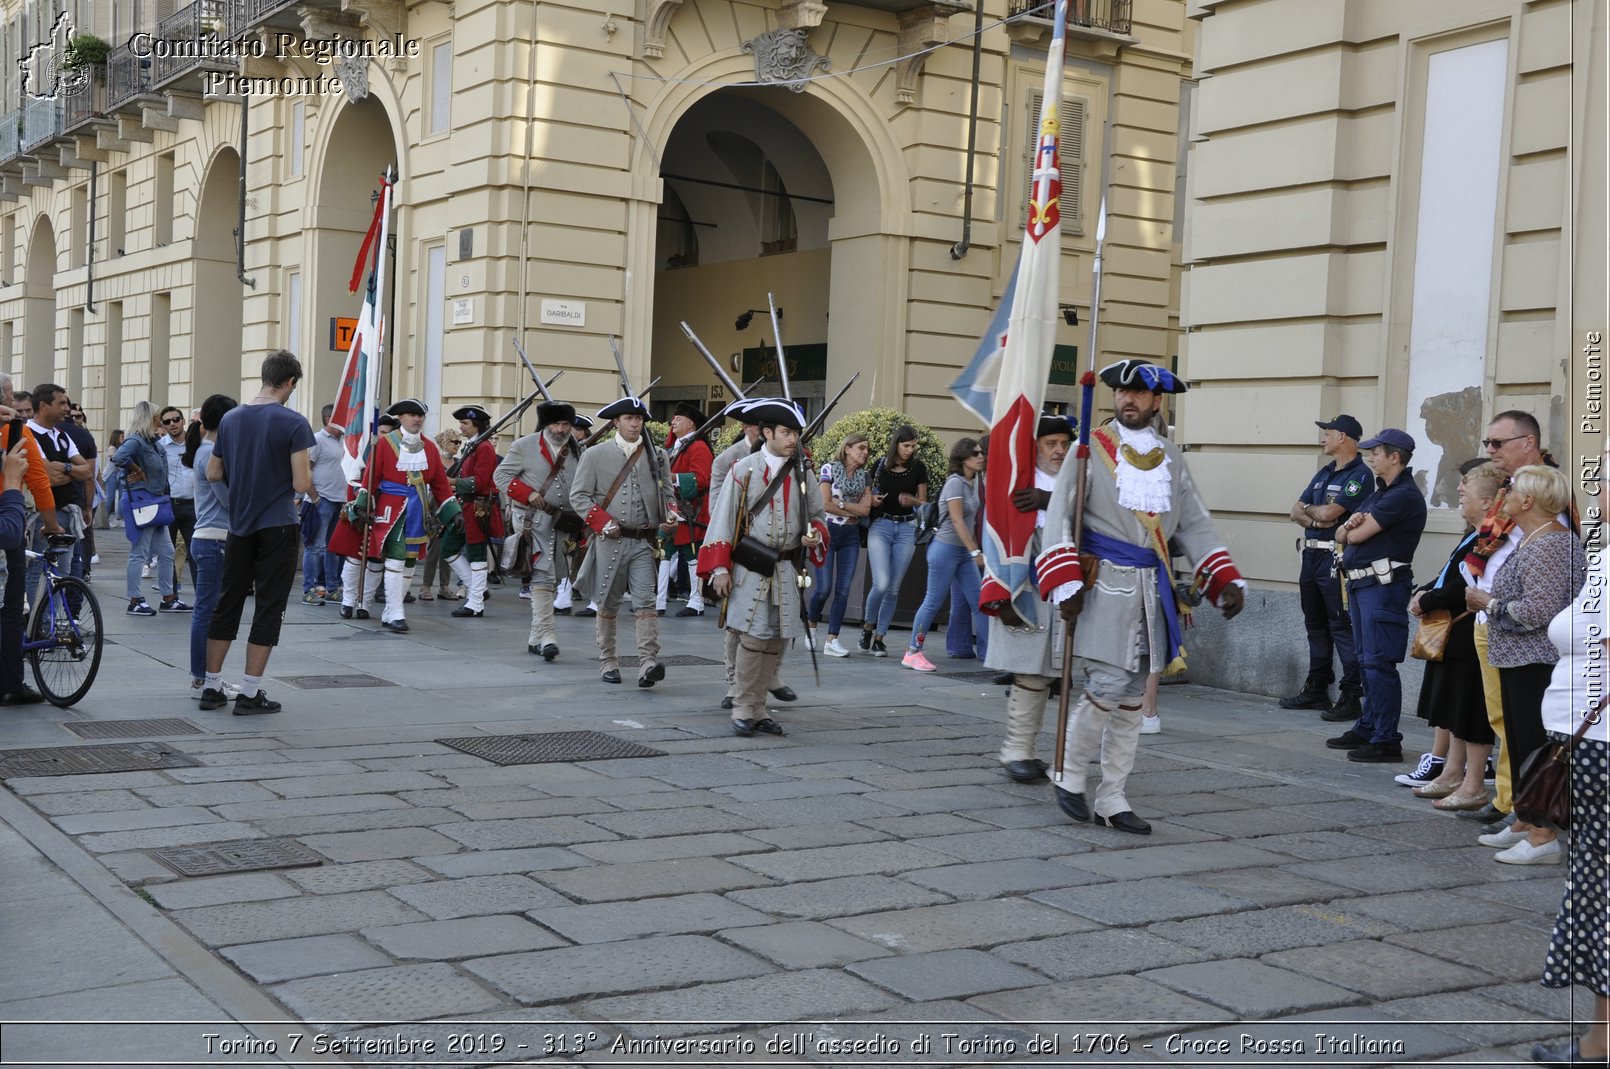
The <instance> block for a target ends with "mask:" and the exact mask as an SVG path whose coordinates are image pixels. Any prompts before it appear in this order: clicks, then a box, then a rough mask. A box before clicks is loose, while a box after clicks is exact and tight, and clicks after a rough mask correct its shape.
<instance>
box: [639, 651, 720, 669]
mask: <svg viewBox="0 0 1610 1069" xmlns="http://www.w3.org/2000/svg"><path fill="white" fill-rule="evenodd" d="M637 663H638V662H637V658H636V657H622V658H621V667H622V668H636V667H637ZM660 663H661V664H663V665H665V667H667V668H701V667H708V666H709V665H712V664H720V663H721V662H720V661H713V660H711V659H710V658H708V657H695V656H693V655H692V654H689V653H678V654H673V655H672V656H670V657H661V658H660Z"/></svg>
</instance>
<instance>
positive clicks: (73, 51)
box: [62, 33, 112, 74]
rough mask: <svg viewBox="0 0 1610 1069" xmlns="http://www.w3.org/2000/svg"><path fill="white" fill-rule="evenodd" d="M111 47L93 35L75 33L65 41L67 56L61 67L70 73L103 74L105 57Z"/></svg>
mask: <svg viewBox="0 0 1610 1069" xmlns="http://www.w3.org/2000/svg"><path fill="white" fill-rule="evenodd" d="M111 51H112V46H111V45H109V44H107V43H106V41H104V40H102V39H101V38H99V37H97V36H95V35H94V34H93V33H77V34H74V35H73V36H72V37H71V38H69V39H68V41H67V54H66V55H65V56H64V57H63V59H62V66H63V67H65V68H66V69H67V70H70V71H85V72H87V73H90V74H96V73H99V74H105V72H106V57H107V56H108V55H109V54H110V53H111Z"/></svg>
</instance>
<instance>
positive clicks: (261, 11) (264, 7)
mask: <svg viewBox="0 0 1610 1069" xmlns="http://www.w3.org/2000/svg"><path fill="white" fill-rule="evenodd" d="M299 2H300V0H245V7H246V13H245V19H246V21H245V23H244V25H246V26H255V25H257V24H258V23H259V22H264V21H266V20H268V19H271V18H273V17H274V16H275V15H278V14H279V13H280V12H282V11H284V10H286V9H287V8H292V7H295V6H296V5H297V4H298V3H299Z"/></svg>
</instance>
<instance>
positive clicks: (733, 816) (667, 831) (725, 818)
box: [575, 795, 792, 842]
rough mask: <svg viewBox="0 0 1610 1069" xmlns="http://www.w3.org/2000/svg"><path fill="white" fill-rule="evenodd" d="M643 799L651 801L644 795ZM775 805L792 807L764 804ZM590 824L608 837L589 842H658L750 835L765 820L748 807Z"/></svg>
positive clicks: (609, 818)
mask: <svg viewBox="0 0 1610 1069" xmlns="http://www.w3.org/2000/svg"><path fill="white" fill-rule="evenodd" d="M642 797H651V796H650V795H643V796H642ZM765 804H775V805H789V804H792V803H788V802H776V803H765ZM587 824H588V825H590V826H592V827H593V828H594V829H595V830H596V829H604V831H606V832H608V833H609V834H598V835H593V836H591V837H590V841H597V840H600V839H612V838H619V837H625V838H628V839H659V838H663V837H664V836H667V835H702V834H705V833H708V832H719V831H749V830H751V829H753V828H759V827H763V826H764V822H763V821H762V820H758V819H756V818H755V817H754V816H753V815H751V814H750V812H749V811H748V807H747V806H745V807H744V808H743V809H740V810H735V811H731V812H727V811H723V810H720V809H713V808H707V807H704V806H694V807H678V808H674V809H669V810H663V809H660V810H645V811H641V812H623V813H602V814H599V815H597V816H591V817H588V818H587ZM575 841H576V842H587V841H589V840H588V839H576V840H575Z"/></svg>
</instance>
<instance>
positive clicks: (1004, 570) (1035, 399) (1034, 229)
mask: <svg viewBox="0 0 1610 1069" xmlns="http://www.w3.org/2000/svg"><path fill="white" fill-rule="evenodd" d="M1052 27H1053V28H1052V33H1051V46H1050V48H1049V49H1048V50H1047V51H1046V57H1045V89H1044V93H1043V95H1042V97H1041V100H1040V123H1039V142H1038V147H1037V149H1036V150H1035V154H1034V173H1033V175H1032V180H1033V185H1032V188H1031V190H1030V195H1029V212H1028V221H1027V222H1026V224H1025V225H1024V234H1023V245H1022V248H1021V250H1020V251H1019V253H1018V262H1017V268H1016V270H1015V272H1014V274H1013V281H1014V285H1013V287H1012V288H1011V289H1010V290H1009V291H1008V295H1007V297H1006V299H1005V300H1003V301H1002V306H1003V307H1006V306H1007V305H1008V304H1010V307H1011V313H1010V315H1009V317H1008V319H1007V328H1006V339H1005V343H1004V345H1003V346H1002V351H1001V355H1000V358H999V361H998V371H997V373H996V374H995V376H994V385H995V396H994V408H993V411H992V412H991V414H990V418H991V427H990V439H989V441H990V448H989V478H988V479H986V480H984V527H983V534H984V539H983V547H982V548H983V550H984V583H983V591H982V593H981V594H980V597H979V603H980V605H981V606H985V607H986V608H985V611H986V612H990V613H991V615H994V613H995V612H996V611H998V609H993V608H992V607H993V606H998V605H999V603H1001V602H1005V601H1010V602H1012V604H1013V608H1014V610H1015V611H1016V612H1017V615H1018V616H1019V617H1021V618H1022V619H1023V620H1025V621H1027V622H1029V623H1032V624H1041V623H1042V621H1040V620H1039V618H1038V617H1039V612H1038V598H1037V596H1036V590H1035V584H1034V559H1033V557H1032V556H1031V555H1030V553H1029V547H1030V543H1031V541H1032V539H1033V538H1034V529H1035V515H1034V513H1032V512H1019V511H1018V510H1017V508H1016V507H1015V506H1014V505H1013V504H1012V492H1013V491H1014V490H1021V489H1024V488H1025V487H1030V488H1032V487H1033V486H1034V467H1035V428H1036V426H1037V424H1038V423H1039V419H1040V409H1041V408H1042V407H1043V405H1044V403H1045V385H1046V381H1047V380H1048V379H1049V378H1050V376H1051V356H1052V350H1053V348H1054V347H1055V345H1056V324H1057V296H1058V287H1059V283H1060V278H1061V266H1062V214H1061V205H1060V202H1061V198H1062V173H1061V170H1060V169H1059V164H1058V158H1057V141H1058V133H1059V128H1060V124H1061V118H1062V116H1061V112H1062V64H1063V56H1064V53H1065V51H1066V47H1067V27H1068V0H1056V11H1055V14H1054V15H1053V16H1052ZM997 316H998V313H997ZM990 329H991V332H992V336H993V334H994V332H995V331H996V324H995V323H994V322H992V323H991V324H990ZM990 344H991V338H986V339H985V341H984V343H983V345H981V346H980V349H981V350H983V349H984V348H986V347H989V346H990ZM977 362H978V361H977V358H975V360H974V363H977ZM969 369H971V365H969ZM964 377H965V373H964ZM958 396H959V395H958ZM963 403H964V404H965V403H966V402H965V401H964V402H963Z"/></svg>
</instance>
